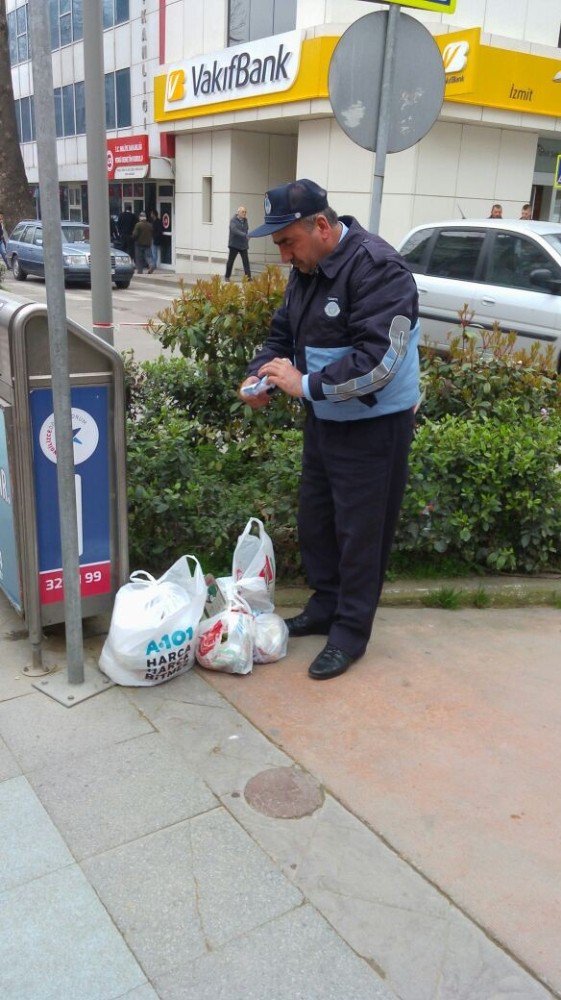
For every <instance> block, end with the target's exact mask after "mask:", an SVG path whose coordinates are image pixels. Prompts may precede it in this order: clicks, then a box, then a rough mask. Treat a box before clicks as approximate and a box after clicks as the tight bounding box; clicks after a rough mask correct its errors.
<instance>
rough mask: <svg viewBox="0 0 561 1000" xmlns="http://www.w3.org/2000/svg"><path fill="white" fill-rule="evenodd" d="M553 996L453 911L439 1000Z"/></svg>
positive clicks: (524, 999) (523, 999)
mask: <svg viewBox="0 0 561 1000" xmlns="http://www.w3.org/2000/svg"><path fill="white" fill-rule="evenodd" d="M553 995H554V994H553V993H550V992H549V990H548V989H546V987H545V986H542V985H541V983H538V982H536V980H535V979H533V978H532V977H531V976H529V975H528V973H527V972H525V971H524V969H521V968H520V966H519V965H517V964H516V962H514V961H513V960H512V959H511V958H509V956H508V955H505V953H504V952H503V951H501V949H500V948H497V946H496V945H494V944H493V942H492V941H489V940H488V938H486V937H485V935H484V934H483V933H482V932H481V931H480V930H479V928H478V927H476V926H475V925H474V924H472V922H471V921H470V920H468V919H467V918H466V917H464V916H463V914H461V913H459V912H457V911H454V912H453V914H452V916H451V919H450V926H449V929H448V934H447V940H446V953H445V956H444V960H443V963H442V974H441V979H440V985H439V989H438V992H437V994H436V1000H452V998H453V1000H456V998H457V1000H551V998H552V997H553Z"/></svg>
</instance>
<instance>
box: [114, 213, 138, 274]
mask: <svg viewBox="0 0 561 1000" xmlns="http://www.w3.org/2000/svg"><path fill="white" fill-rule="evenodd" d="M136 222H137V218H136V215H135V214H134V212H133V210H132V208H131V206H130V205H129V204H128V203H126V204H125V207H124V209H123V211H122V212H121V213H120V215H119V218H118V219H117V226H118V229H119V236H120V237H121V240H122V241H123V250H126V252H127V253H128V255H129V257H132V259H133V260H134V239H133V236H132V231H133V229H134V227H135V226H136Z"/></svg>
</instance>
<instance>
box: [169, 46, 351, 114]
mask: <svg viewBox="0 0 561 1000" xmlns="http://www.w3.org/2000/svg"><path fill="white" fill-rule="evenodd" d="M338 40H339V36H338V35H337V36H336V35H322V36H320V37H317V38H303V33H302V32H300V31H290V32H286V33H285V34H283V35H274V36H273V37H272V38H262V39H258V40H257V41H254V42H248V43H247V44H245V45H235V46H231V47H230V48H228V49H224V50H222V51H220V52H214V53H210V54H206V55H202V56H198V57H197V58H196V59H187V60H184V61H183V62H181V63H174V64H173V65H170V66H168V68H167V72H166V73H165V75H160V76H156V77H154V116H155V119H156V121H157V122H166V121H178V120H181V119H186V118H198V117H201V116H202V115H209V114H218V113H220V112H223V111H239V110H243V109H245V108H260V107H267V106H270V105H274V104H277V105H278V104H289V103H291V102H292V101H306V100H308V101H309V100H314V99H316V98H326V97H328V94H329V90H328V86H327V72H328V68H329V62H330V59H331V56H332V54H333V50H334V48H335V46H336V44H337V42H338Z"/></svg>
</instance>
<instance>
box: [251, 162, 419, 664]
mask: <svg viewBox="0 0 561 1000" xmlns="http://www.w3.org/2000/svg"><path fill="white" fill-rule="evenodd" d="M268 235H271V236H272V238H273V240H274V242H275V243H276V245H277V246H278V248H279V250H280V255H281V260H282V262H283V264H292V271H291V273H290V276H289V279H288V284H287V287H286V292H285V296H284V301H283V304H282V305H281V307H280V308H279V309H278V310H277V312H276V313H275V314H274V316H273V319H272V322H271V327H270V332H269V336H268V339H267V340H266V342H265V344H264V346H263V348H262V349H261V350H260V351H259V352H258V353H257V354H256V356H255V357H254V359H253V361H252V362H251V363H250V365H249V366H248V369H247V377H246V379H245V380H244V382H243V383H242V385H241V386H240V390H239V395H240V398H241V399H243V400H244V401H245V402H248V404H249V405H250V406H251V407H252V408H253V409H257V408H260V407H262V406H266V405H268V404H269V402H270V400H271V395H270V394H269V393H268V392H267V390H266V389H265V390H264V391H263V392H260V393H259V394H257V395H255V396H244V391H243V390H244V388H245V387H246V386H249V385H251V384H252V383H256V382H257V381H258V380H259V379H261V378H263V377H264V376H267V378H268V380H269V382H270V384H271V385H272V386H276V387H277V389H280V390H282V391H283V392H285V393H287V394H288V395H289V396H294V397H296V398H298V399H301V400H302V402H303V404H304V407H305V410H306V419H305V426H304V441H303V458H302V478H301V485H300V502H299V513H298V533H299V544H300V552H301V557H302V563H303V566H304V570H305V572H306V576H307V579H308V583H309V585H310V587H311V588H312V590H313V594H312V597H311V598H310V600H309V601H308V603H307V605H306V607H305V608H304V610H303V611H302V612H301V613H300V614H298V615H296V616H295V617H293V618H289V619H287V625H288V629H289V635H290V636H294V637H298V636H305V635H326V636H327V637H328V639H327V643H326V645H325V647H324V649H323V650H322V651H321V652H320V653H319V655H318V656H317V657H316V658H315V660H314V661H313V663H312V664H311V665H310V668H309V671H308V673H309V675H310V676H311V677H313V678H314V679H316V680H326V679H328V678H331V677H336V676H337V675H338V674H342V673H343V672H344V671H345V670H347V669H348V667H349V666H350V665H351V664H352V663H353V662H354V661H355V660H357V659H358V658H359V657H361V656H362V655H363V653H364V652H365V649H366V645H367V643H368V640H369V638H370V633H371V629H372V622H373V620H374V615H375V612H376V608H377V605H378V600H379V597H380V592H381V590H382V584H383V579H384V573H385V570H386V567H387V563H388V559H389V554H390V548H391V544H392V540H393V536H394V531H395V527H396V523H397V518H398V514H399V508H400V505H401V501H402V498H403V493H404V490H405V484H406V479H407V458H408V453H409V447H410V443H411V438H412V433H413V421H414V410H415V408H416V406H417V405H418V401H419V357H418V342H419V323H418V296H417V288H416V285H415V281H414V279H413V276H412V274H411V272H410V270H409V268H408V267H407V265H406V263H405V261H404V260H403V259H402V258H401V257H400V256H399V254H398V253H397V251H396V250H394V249H393V247H391V246H390V245H389V244H388V243H386V242H385V241H384V240H382V239H381V238H380V237H379V236H374V235H372V234H371V233H369V232H367V231H366V230H365V229H363V227H362V226H361V225H360V224H359V223H358V222H357V220H356V219H354V218H352V217H351V216H347V215H343V216H341V218H338V216H337V214H336V212H335V211H334V210H333V209H332V208H331V207H330V206H329V203H328V200H327V193H326V191H325V190H324V189H323V188H321V187H320V186H319V185H318V184H316V183H314V181H311V180H308V179H303V180H298V181H294V182H293V183H291V184H284V185H282V186H281V187H277V188H274V189H273V190H270V191H267V193H266V195H265V220H264V224H263V225H262V226H259V228H257V229H255V230H254V231H253V232H251V233H249V237H250V238H252V237H259V236H268Z"/></svg>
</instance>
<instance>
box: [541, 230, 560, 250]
mask: <svg viewBox="0 0 561 1000" xmlns="http://www.w3.org/2000/svg"><path fill="white" fill-rule="evenodd" d="M543 238H544V240H547V242H548V243H549V244H550V246H552V247H553V249H554V250H556V251H557V253H558V254H560V255H561V233H544V234H543Z"/></svg>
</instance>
